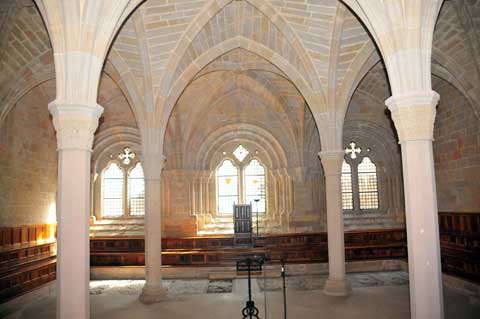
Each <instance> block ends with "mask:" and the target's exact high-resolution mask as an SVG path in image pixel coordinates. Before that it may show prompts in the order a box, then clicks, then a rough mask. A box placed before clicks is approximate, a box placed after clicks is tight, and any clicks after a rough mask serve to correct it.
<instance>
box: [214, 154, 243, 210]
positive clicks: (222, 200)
mask: <svg viewBox="0 0 480 319" xmlns="http://www.w3.org/2000/svg"><path fill="white" fill-rule="evenodd" d="M238 199H239V196H238V169H237V168H236V167H235V165H233V163H232V161H231V160H225V161H223V163H222V165H221V166H220V167H218V168H217V212H218V213H220V214H232V213H233V204H234V203H237V204H238V202H239V200H238Z"/></svg>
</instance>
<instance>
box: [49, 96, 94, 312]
mask: <svg viewBox="0 0 480 319" xmlns="http://www.w3.org/2000/svg"><path fill="white" fill-rule="evenodd" d="M49 110H50V112H51V114H52V116H53V124H54V126H55V130H56V132H57V144H58V197H57V211H58V214H57V215H58V216H57V221H58V230H57V231H58V235H57V280H56V285H57V318H59V319H66V318H79V319H84V318H89V313H90V306H89V304H90V303H89V298H90V295H89V282H90V249H89V226H90V213H89V211H90V160H91V153H92V143H93V134H94V132H95V130H96V128H97V126H98V118H99V117H100V115H101V114H102V112H103V108H102V107H100V106H98V105H71V104H67V105H65V104H64V105H62V104H61V103H57V102H56V101H54V102H52V103H50V105H49Z"/></svg>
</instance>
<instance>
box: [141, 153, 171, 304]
mask: <svg viewBox="0 0 480 319" xmlns="http://www.w3.org/2000/svg"><path fill="white" fill-rule="evenodd" d="M164 162H165V157H164V156H163V155H161V154H148V153H144V154H143V164H144V165H143V167H144V170H145V280H146V282H145V286H144V287H143V290H142V293H141V295H140V301H141V302H143V303H145V304H151V303H156V302H160V301H162V300H165V299H166V297H167V289H166V288H165V287H164V286H163V285H162V211H161V201H160V197H161V179H160V177H161V174H162V170H163V166H164Z"/></svg>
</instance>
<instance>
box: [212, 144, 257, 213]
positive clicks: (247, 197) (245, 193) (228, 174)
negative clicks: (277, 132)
mask: <svg viewBox="0 0 480 319" xmlns="http://www.w3.org/2000/svg"><path fill="white" fill-rule="evenodd" d="M222 154H223V155H224V156H226V155H227V152H222ZM231 154H232V155H233V156H234V158H235V159H236V160H237V161H235V160H234V159H229V158H227V159H224V160H223V162H222V164H221V165H220V166H219V167H218V168H217V170H216V176H217V180H216V182H217V194H216V195H217V196H216V197H217V212H218V213H220V214H231V213H233V204H234V203H237V204H238V203H246V204H248V203H252V206H253V207H252V208H253V209H254V210H255V211H257V209H258V212H259V213H265V212H266V174H265V168H264V166H263V165H262V164H261V162H260V160H259V159H257V158H254V157H252V156H250V157H249V155H250V152H249V151H248V150H247V149H246V148H245V147H243V146H242V145H241V144H240V145H239V146H238V147H237V148H236V149H235V150H234V151H233V152H232V153H231ZM254 154H255V155H257V154H258V151H255V152H254ZM246 159H248V160H246ZM257 199H258V203H257V202H256V201H255V200H257Z"/></svg>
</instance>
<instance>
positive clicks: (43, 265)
mask: <svg viewBox="0 0 480 319" xmlns="http://www.w3.org/2000/svg"><path fill="white" fill-rule="evenodd" d="M55 232H56V227H55V225H53V224H49V225H29V226H18V227H5V228H0V302H4V301H7V300H9V299H11V298H14V297H16V296H18V295H21V294H23V293H26V292H29V291H32V290H33V289H35V288H37V287H39V286H41V285H43V284H45V283H48V282H50V281H52V280H55V275H56V252H57V249H56V247H57V244H56V241H55V238H56V233H55Z"/></svg>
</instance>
